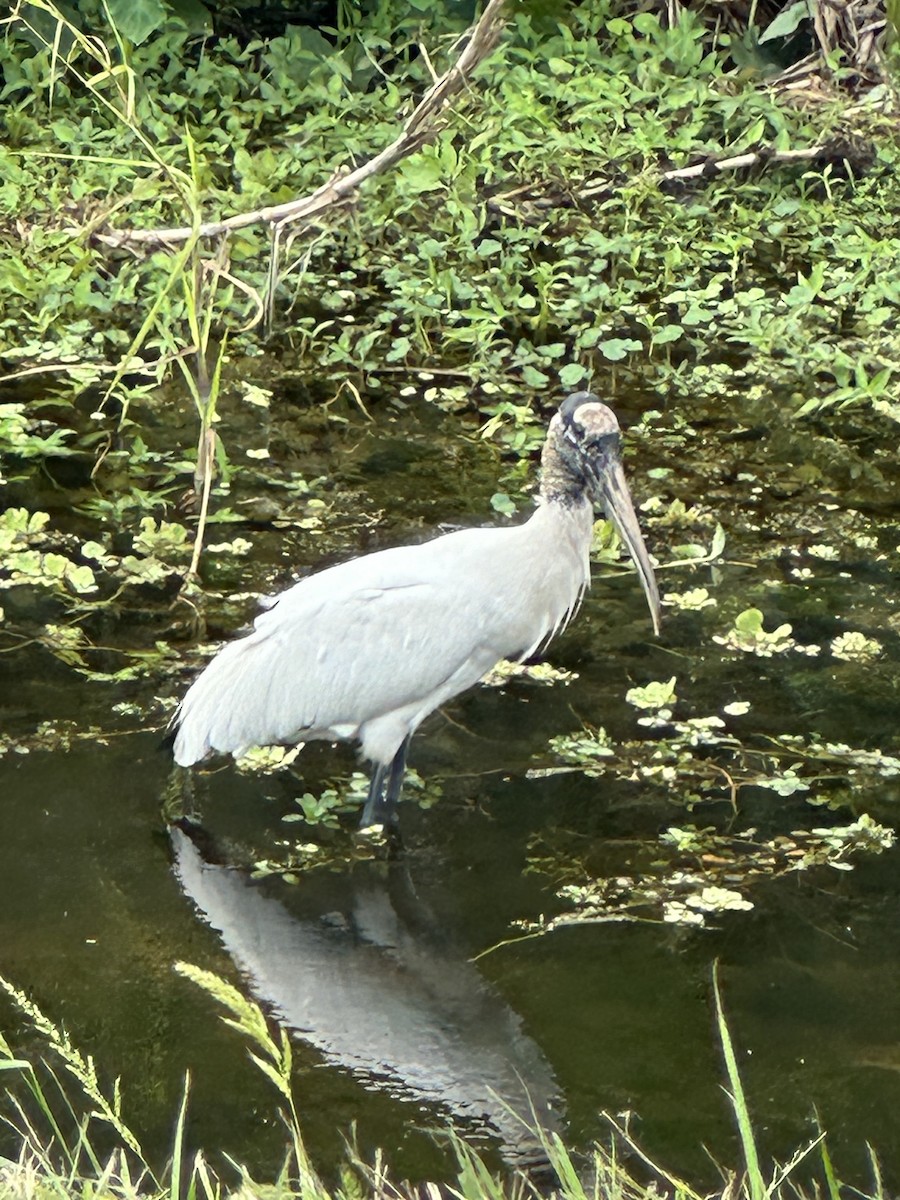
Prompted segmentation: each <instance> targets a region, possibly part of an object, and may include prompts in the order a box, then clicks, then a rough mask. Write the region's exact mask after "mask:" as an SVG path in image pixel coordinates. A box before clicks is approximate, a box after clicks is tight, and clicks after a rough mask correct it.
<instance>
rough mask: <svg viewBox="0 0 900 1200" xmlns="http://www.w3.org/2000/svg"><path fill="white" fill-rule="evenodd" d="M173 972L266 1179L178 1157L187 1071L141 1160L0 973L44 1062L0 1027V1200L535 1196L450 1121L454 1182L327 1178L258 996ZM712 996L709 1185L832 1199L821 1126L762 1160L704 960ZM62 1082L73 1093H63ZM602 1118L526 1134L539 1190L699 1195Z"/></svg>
mask: <svg viewBox="0 0 900 1200" xmlns="http://www.w3.org/2000/svg"><path fill="white" fill-rule="evenodd" d="M177 969H178V970H179V972H180V973H181V974H182V975H183V976H184V977H185V978H187V979H189V980H191V981H192V982H193V983H195V984H196V985H197V986H198V987H200V988H202V989H203V991H204V992H205V993H206V994H207V995H208V996H209V997H210V999H211V1000H213V1001H214V1002H215V1004H216V1005H217V1006H218V1007H219V1008H221V1009H222V1010H223V1016H222V1019H223V1020H224V1021H225V1023H226V1024H227V1025H229V1026H230V1027H231V1028H232V1029H234V1030H235V1031H236V1032H237V1033H238V1034H239V1035H240V1036H241V1037H242V1038H243V1039H244V1040H245V1042H246V1043H247V1048H248V1053H249V1056H250V1059H251V1061H252V1062H253V1063H254V1064H255V1066H256V1067H257V1069H258V1070H259V1071H260V1072H261V1073H262V1074H263V1075H264V1076H265V1078H266V1079H267V1080H268V1081H269V1082H270V1084H271V1085H272V1087H273V1089H274V1092H275V1096H276V1097H277V1104H278V1108H279V1113H280V1116H281V1120H282V1122H283V1124H284V1127H285V1156H284V1160H283V1165H282V1167H281V1170H280V1171H279V1173H278V1175H277V1177H276V1178H275V1179H273V1180H269V1181H267V1182H265V1183H260V1182H257V1181H254V1180H253V1179H252V1178H251V1177H250V1175H249V1173H248V1172H247V1171H246V1170H245V1169H243V1168H241V1167H239V1166H238V1168H237V1170H238V1179H239V1182H238V1183H237V1184H236V1185H231V1186H229V1185H227V1184H226V1183H225V1182H224V1181H223V1180H222V1178H221V1177H220V1176H219V1175H218V1174H217V1173H216V1172H215V1171H214V1170H213V1168H212V1167H211V1166H210V1163H209V1161H208V1160H207V1158H206V1156H205V1155H204V1154H203V1152H200V1151H198V1152H196V1153H194V1154H193V1155H188V1153H187V1151H186V1145H187V1129H188V1124H189V1099H190V1080H189V1079H188V1077H187V1076H186V1077H185V1082H184V1089H183V1092H182V1096H181V1100H180V1103H179V1106H178V1110H177V1113H176V1115H175V1121H174V1138H173V1151H172V1155H171V1158H170V1159H169V1161H168V1162H167V1163H166V1164H165V1166H164V1167H163V1168H162V1170H157V1169H155V1168H154V1167H153V1166H152V1165H151V1164H150V1163H149V1162H148V1160H147V1157H146V1155H145V1154H144V1152H143V1149H142V1147H141V1142H140V1139H139V1138H138V1136H137V1135H136V1134H135V1133H134V1131H133V1130H132V1129H131V1127H130V1126H129V1125H128V1124H127V1122H126V1119H125V1117H124V1115H123V1106H122V1095H121V1090H120V1087H119V1083H118V1081H116V1082H115V1083H113V1085H112V1087H111V1089H110V1090H109V1091H107V1090H105V1089H104V1088H103V1086H102V1085H101V1083H100V1080H99V1077H98V1072H97V1069H96V1066H95V1064H94V1060H93V1059H92V1058H91V1057H90V1056H88V1055H84V1054H83V1053H82V1052H81V1051H80V1050H79V1049H78V1048H77V1047H76V1046H74V1045H73V1044H72V1042H71V1040H70V1039H69V1037H68V1035H67V1034H66V1033H65V1031H64V1030H61V1029H60V1028H59V1027H58V1026H56V1025H54V1024H53V1022H52V1021H50V1020H49V1019H48V1018H47V1017H46V1016H45V1015H44V1014H43V1012H41V1010H40V1009H39V1008H38V1006H37V1005H36V1004H35V1003H34V1002H33V1001H32V1000H30V999H29V998H28V997H27V996H25V995H24V993H22V992H21V991H19V990H18V989H17V988H16V987H14V986H13V985H12V984H11V983H9V982H7V981H6V980H4V979H2V978H0V988H2V990H3V991H4V992H5V993H6V995H7V997H8V998H9V999H10V1000H11V1001H12V1003H13V1004H14V1006H15V1007H16V1008H17V1009H18V1011H19V1012H20V1014H21V1015H22V1016H23V1017H25V1019H26V1020H27V1021H28V1022H29V1023H30V1025H31V1026H32V1028H33V1029H34V1030H35V1031H36V1032H37V1033H38V1034H39V1035H40V1036H41V1038H42V1039H43V1040H44V1042H45V1043H46V1045H47V1048H48V1051H49V1052H50V1055H51V1061H46V1060H45V1061H43V1062H41V1063H38V1064H37V1065H35V1064H34V1063H32V1062H31V1061H29V1060H27V1059H24V1058H20V1057H17V1056H16V1054H15V1053H14V1051H13V1049H12V1047H11V1046H10V1045H9V1043H8V1041H7V1040H6V1039H5V1038H3V1037H2V1035H0V1071H6V1072H7V1073H8V1074H9V1075H10V1076H15V1080H13V1081H12V1082H11V1083H10V1084H9V1085H8V1086H7V1087H6V1088H5V1089H3V1088H2V1087H0V1119H2V1120H3V1121H4V1122H5V1123H6V1125H7V1126H8V1127H9V1128H10V1129H11V1130H13V1131H14V1133H15V1135H16V1136H17V1138H18V1145H19V1153H18V1155H17V1157H16V1158H6V1159H4V1158H2V1157H0V1200H5V1198H6V1197H10V1198H13V1197H15V1198H16V1200H44V1198H45V1197H46V1198H47V1200H50V1198H53V1197H65V1198H70V1197H76V1198H78V1200H138V1197H141V1198H144V1200H147V1198H153V1200H225V1197H229V1196H230V1197H234V1198H235V1200H257V1198H259V1197H261V1196H264V1197H265V1198H266V1200H413V1197H415V1200H445V1198H448V1197H449V1198H452V1200H537V1197H538V1196H539V1195H540V1194H541V1188H540V1186H539V1185H538V1184H537V1183H536V1182H535V1181H534V1180H533V1179H530V1178H528V1177H526V1176H525V1175H524V1174H521V1173H512V1172H495V1171H492V1170H491V1169H490V1168H489V1167H488V1165H487V1164H486V1162H485V1160H484V1158H483V1157H482V1156H481V1155H480V1154H479V1152H478V1151H477V1150H475V1149H474V1148H473V1147H472V1146H470V1145H468V1144H467V1143H466V1142H465V1141H463V1140H462V1138H461V1137H459V1136H458V1135H457V1134H455V1133H453V1132H451V1133H450V1134H449V1137H450V1143H451V1146H452V1147H453V1150H454V1153H455V1157H456V1179H455V1181H454V1182H453V1183H452V1184H446V1183H444V1184H432V1183H428V1184H420V1185H417V1186H416V1187H413V1186H412V1185H408V1184H404V1183H402V1182H398V1181H395V1180H394V1179H393V1178H392V1177H391V1173H390V1164H389V1162H388V1161H387V1160H386V1158H385V1156H384V1155H383V1154H381V1153H379V1154H377V1155H376V1156H375V1158H374V1160H373V1161H370V1162H366V1161H364V1160H363V1159H362V1157H361V1156H360V1154H359V1153H358V1151H356V1150H355V1148H354V1147H353V1146H352V1145H348V1149H347V1153H346V1160H345V1162H344V1164H343V1166H342V1169H341V1171H340V1182H339V1183H337V1184H335V1185H333V1186H330V1187H329V1186H327V1185H326V1184H325V1182H324V1181H323V1179H322V1177H321V1176H320V1174H319V1173H318V1172H317V1171H316V1169H315V1166H314V1165H313V1163H312V1161H311V1159H310V1155H309V1153H308V1150H307V1148H306V1144H305V1141H304V1138H303V1131H302V1120H301V1108H300V1105H299V1104H298V1101H297V1097H296V1094H295V1089H294V1080H293V1070H292V1052H291V1042H290V1039H289V1037H288V1035H287V1033H286V1032H285V1031H284V1030H283V1029H281V1028H280V1027H278V1026H276V1025H274V1024H273V1023H272V1022H271V1021H269V1020H268V1018H267V1017H266V1015H265V1013H264V1012H263V1011H262V1009H261V1008H260V1006H259V1005H258V1004H256V1003H255V1002H254V1001H253V1000H250V999H248V998H247V997H246V996H245V995H244V994H243V993H242V992H241V991H239V990H238V989H237V988H235V987H234V986H232V985H231V984H229V983H227V982H225V981H224V980H222V979H220V978H219V977H218V976H216V975H213V974H211V973H210V972H208V971H203V970H201V969H200V968H198V967H195V966H191V965H189V964H186V963H181V964H179V965H178V968H177ZM712 997H713V1004H714V1010H715V1020H716V1028H717V1032H718V1037H719V1041H720V1044H721V1048H722V1054H723V1059H724V1065H725V1076H726V1080H727V1087H726V1089H725V1091H726V1095H727V1096H728V1100H729V1104H730V1106H731V1109H732V1111H733V1113H734V1118H735V1122H736V1124H737V1129H738V1136H739V1141H740V1146H741V1157H742V1162H741V1164H740V1166H739V1168H737V1169H730V1168H720V1169H721V1172H722V1179H723V1183H722V1187H721V1188H720V1189H719V1192H718V1193H717V1194H719V1195H721V1197H722V1198H723V1200H807V1198H808V1197H809V1198H811V1197H815V1200H818V1198H819V1197H821V1196H823V1195H824V1196H825V1197H827V1200H841V1198H842V1197H844V1196H846V1195H847V1193H848V1191H849V1190H850V1189H847V1188H846V1186H845V1185H844V1184H843V1183H842V1181H841V1180H840V1179H839V1177H838V1175H837V1173H836V1170H835V1167H834V1164H833V1162H832V1160H831V1157H830V1155H829V1152H828V1149H827V1146H826V1142H825V1134H824V1132H821V1131H820V1133H819V1134H818V1136H817V1137H816V1138H814V1139H813V1140H812V1141H811V1142H810V1143H809V1145H807V1146H805V1147H804V1148H803V1149H801V1150H799V1151H798V1152H797V1153H796V1154H795V1155H794V1156H793V1157H792V1158H791V1159H790V1161H789V1162H788V1163H786V1164H783V1165H781V1164H778V1163H771V1164H770V1165H769V1167H768V1169H764V1166H763V1161H764V1156H763V1152H762V1150H761V1148H760V1146H759V1144H758V1142H757V1139H756V1135H755V1133H754V1128H753V1122H752V1120H751V1116H750V1110H749V1106H748V1102H747V1097H746V1093H745V1091H744V1086H743V1083H742V1081H741V1076H740V1071H739V1068H738V1056H737V1053H736V1051H735V1046H734V1042H733V1040H732V1037H731V1032H730V1030H729V1028H728V1023H727V1021H726V1018H725V1010H724V1006H723V1001H722V993H721V988H720V984H719V976H718V968H717V967H716V968H714V970H713V979H712ZM16 1080H17V1081H18V1083H19V1086H18V1087H17V1086H15V1081H16ZM73 1084H74V1085H75V1089H76V1093H77V1098H73V1096H72V1095H71V1094H70V1091H69V1089H70V1088H71V1085H73ZM4 1092H5V1095H4ZM4 1101H5V1103H4ZM607 1120H608V1122H609V1124H610V1127H611V1131H612V1132H611V1140H610V1143H609V1145H608V1146H603V1145H596V1146H595V1147H594V1148H593V1150H592V1151H591V1153H590V1154H587V1155H578V1154H576V1153H575V1152H574V1151H573V1150H572V1149H571V1148H570V1147H568V1146H567V1145H566V1144H565V1142H564V1141H563V1140H562V1138H560V1137H559V1135H558V1134H555V1133H554V1134H546V1133H543V1134H542V1133H541V1131H537V1133H538V1136H539V1137H540V1138H541V1143H542V1145H543V1148H544V1151H545V1154H546V1158H547V1161H548V1163H549V1164H550V1166H551V1168H552V1172H553V1174H554V1175H555V1178H556V1182H555V1184H554V1185H553V1186H552V1188H549V1191H550V1192H551V1193H552V1195H553V1196H554V1197H557V1198H558V1200H660V1197H662V1196H665V1197H670V1198H671V1200H704V1197H703V1195H702V1193H701V1192H699V1191H698V1190H697V1189H696V1188H694V1187H693V1186H692V1185H691V1184H690V1183H688V1182H686V1181H685V1180H682V1179H680V1178H678V1177H677V1176H676V1175H674V1174H673V1173H672V1172H670V1171H668V1170H666V1169H665V1168H664V1167H662V1166H660V1165H659V1164H658V1163H656V1162H654V1161H653V1160H652V1159H651V1158H650V1157H649V1156H648V1155H647V1154H646V1153H645V1151H644V1150H643V1149H642V1148H641V1147H640V1146H639V1145H638V1144H637V1143H636V1142H635V1141H634V1139H633V1138H632V1136H631V1135H630V1133H629V1131H628V1129H627V1128H626V1127H623V1126H622V1125H621V1124H620V1123H619V1122H618V1121H617V1120H616V1119H615V1118H613V1117H609V1116H607ZM101 1129H102V1130H103V1131H104V1133H105V1135H106V1138H107V1139H108V1137H109V1136H110V1135H112V1138H113V1140H114V1142H115V1143H116V1145H115V1148H114V1149H113V1150H112V1151H109V1150H107V1151H106V1152H104V1153H101V1151H100V1150H99V1149H98V1135H99V1132H100V1130H101ZM622 1150H624V1152H625V1154H626V1156H627V1157H626V1159H623V1157H622ZM813 1155H814V1156H815V1157H814V1158H813V1163H814V1164H815V1166H817V1167H818V1175H819V1179H818V1181H816V1182H814V1184H813V1185H812V1190H811V1191H810V1184H809V1183H808V1182H804V1181H803V1180H801V1178H800V1175H799V1167H800V1165H801V1164H802V1163H804V1162H807V1163H808V1165H809V1162H808V1160H810V1158H811V1156H813ZM870 1163H871V1171H872V1188H871V1191H870V1193H869V1195H868V1196H866V1194H865V1193H863V1192H860V1191H859V1190H858V1189H852V1190H853V1194H854V1195H855V1196H857V1197H861V1198H862V1200H886V1193H885V1191H884V1185H883V1183H882V1179H881V1171H880V1167H879V1164H878V1160H877V1157H876V1156H875V1154H874V1152H873V1151H871V1149H870ZM233 1165H234V1164H233ZM543 1190H544V1191H547V1190H548V1188H547V1187H544V1188H543Z"/></svg>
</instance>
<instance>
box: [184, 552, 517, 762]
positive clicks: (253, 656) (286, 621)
mask: <svg viewBox="0 0 900 1200" xmlns="http://www.w3.org/2000/svg"><path fill="white" fill-rule="evenodd" d="M478 532H481V531H471V532H470V534H467V535H449V536H450V537H453V538H461V537H463V538H465V539H467V540H466V541H463V548H465V546H466V545H467V544H468V542H469V541H471V534H474V533H478ZM439 540H440V541H447V540H448V539H439ZM435 545H437V542H433V543H428V544H426V545H424V546H419V547H415V548H414V549H412V550H410V548H403V549H402V550H400V551H383V552H380V553H379V554H374V555H368V556H366V557H365V558H361V559H356V560H353V561H352V562H349V563H345V564H342V565H341V566H338V567H333V568H330V569H329V570H326V571H323V572H321V573H319V574H318V575H314V576H311V577H310V578H309V579H306V580H302V581H301V582H300V583H299V584H296V585H295V586H294V587H292V588H290V589H288V591H286V592H285V593H283V595H282V596H281V597H280V598H279V599H278V600H276V601H275V603H274V604H273V606H272V607H271V608H270V609H269V610H268V611H266V612H264V613H262V614H261V615H260V616H259V617H258V618H257V619H256V622H255V626H254V630H253V632H252V633H250V634H248V635H247V636H246V637H244V638H241V639H240V640H238V641H236V642H232V643H231V644H230V645H227V646H225V647H224V649H223V650H222V651H221V652H220V653H219V654H218V655H217V656H216V658H215V659H213V661H212V662H211V663H210V664H209V666H208V667H207V668H206V670H205V671H204V672H203V674H202V675H201V676H200V677H199V678H198V679H197V681H196V682H195V683H194V685H193V686H192V687H191V688H190V690H189V691H188V693H187V695H186V696H185V699H184V702H183V703H182V706H181V709H180V710H179V713H178V715H177V718H176V721H177V725H178V732H177V734H176V738H175V757H176V760H177V761H178V762H180V763H182V764H183V765H189V764H190V763H193V762H197V761H199V760H200V759H201V758H203V757H204V756H205V755H206V754H208V753H209V752H210V750H218V751H223V752H232V753H236V752H240V751H242V750H244V749H246V748H247V747H249V746H253V745H267V744H271V743H278V742H291V741H299V740H303V738H304V736H307V737H309V736H320V737H321V736H328V735H331V736H334V737H353V736H355V735H356V733H357V731H358V730H359V727H360V726H361V725H363V724H364V723H365V722H367V721H375V720H377V719H378V718H380V717H383V716H385V715H386V714H388V713H393V712H396V711H398V710H403V711H410V710H411V708H412V709H415V710H416V712H418V714H419V715H418V719H417V720H414V721H413V722H412V727H414V725H415V724H417V723H418V720H421V719H422V717H423V716H424V715H425V714H426V713H427V712H430V711H431V709H432V708H434V707H437V705H439V704H441V703H442V702H443V701H444V700H445V699H446V698H447V697H448V696H449V695H455V694H456V693H457V692H459V691H462V690H463V689H464V688H466V687H469V686H471V684H473V683H475V682H476V681H477V680H478V679H479V678H480V677H481V676H482V675H483V674H484V673H485V671H487V670H489V669H490V667H492V666H493V665H494V663H496V662H497V660H498V659H499V658H501V657H503V656H504V655H505V654H509V653H513V652H514V651H515V650H516V649H524V646H521V647H516V646H513V647H511V648H507V647H506V646H505V645H504V644H503V643H504V640H505V639H504V626H505V624H506V623H507V622H505V621H504V614H503V612H502V610H501V609H500V608H499V605H498V602H497V600H495V599H494V598H493V593H494V591H495V589H494V588H492V586H491V579H490V577H489V576H488V575H486V574H485V572H484V566H485V564H484V563H483V562H481V563H480V568H481V569H480V570H476V571H475V572H474V573H473V572H472V570H470V569H468V567H467V564H466V562H465V561H464V559H465V556H462V557H460V556H459V555H458V554H457V555H447V554H444V555H440V554H438V555H435V553H434V552H433V551H431V552H429V551H430V547H433V546H435ZM445 561H449V563H450V564H451V565H452V569H450V570H447V569H444V566H443V563H444V562H445ZM448 688H449V690H448ZM420 710H421V711H420ZM401 740H402V739H401Z"/></svg>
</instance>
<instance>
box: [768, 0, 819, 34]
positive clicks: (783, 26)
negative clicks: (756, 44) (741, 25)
mask: <svg viewBox="0 0 900 1200" xmlns="http://www.w3.org/2000/svg"><path fill="white" fill-rule="evenodd" d="M808 16H809V6H808V5H807V3H806V0H796V2H795V3H794V4H791V5H790V6H789V7H788V8H785V9H782V11H781V12H780V13H779V14H778V16H777V17H776V18H775V20H774V21H772V22H770V24H769V26H768V27H767V29H766V31H765V33H764V34H763V35H762V37H760V39H759V40H760V43H762V42H770V41H772V40H773V39H774V38H786V37H790V36H791V34H792V33H794V32H795V31H796V29H797V27H798V26H799V24H800V22H801V21H803V20H805V19H806V18H807V17H808Z"/></svg>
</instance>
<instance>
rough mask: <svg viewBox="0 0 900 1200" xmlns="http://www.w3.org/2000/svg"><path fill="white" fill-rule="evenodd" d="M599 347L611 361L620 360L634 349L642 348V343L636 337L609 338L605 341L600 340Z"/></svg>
mask: <svg viewBox="0 0 900 1200" xmlns="http://www.w3.org/2000/svg"><path fill="white" fill-rule="evenodd" d="M597 349H598V350H599V351H600V353H601V354H602V355H603V356H604V358H608V359H609V361H610V362H619V361H620V360H621V359H623V358H624V357H625V355H626V354H630V353H631V352H632V351H634V350H640V349H641V343H640V342H638V341H636V340H635V339H634V338H607V339H606V341H605V342H598V343H597Z"/></svg>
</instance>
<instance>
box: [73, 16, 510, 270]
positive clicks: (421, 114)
mask: <svg viewBox="0 0 900 1200" xmlns="http://www.w3.org/2000/svg"><path fill="white" fill-rule="evenodd" d="M504 3H505V0H488V3H487V5H486V7H485V10H484V12H483V13H482V14H481V17H480V19H479V21H478V22H477V24H476V25H475V26H474V27H473V28H472V30H471V32H470V33H468V34H466V35H465V37H464V39H463V40H462V42H461V45H462V49H461V50H460V53H459V57H458V58H457V60H456V62H455V63H454V64H453V66H451V67H450V68H449V70H447V71H446V72H445V73H444V74H443V75H442V76H440V78H439V79H437V80H436V81H435V82H434V83H433V84H432V86H431V87H430V88H429V89H428V91H427V92H426V93H425V95H424V96H423V97H422V99H421V100H420V101H419V103H418V104H417V105H416V107H415V108H414V109H413V111H412V113H411V114H410V116H409V118H408V119H407V121H406V124H405V125H404V126H403V129H402V130H401V132H400V134H399V136H398V137H397V138H395V139H394V141H393V142H391V143H390V145H388V146H385V148H384V149H383V150H382V151H381V152H380V153H378V154H376V155H375V157H374V158H370V159H369V161H368V162H366V163H363V164H362V166H360V167H356V168H355V169H354V170H350V169H348V168H347V167H342V168H340V169H339V170H338V171H336V172H335V173H334V174H333V175H332V177H331V178H330V179H329V180H328V181H327V182H326V183H324V184H322V186H321V187H320V188H317V189H316V191H314V192H312V193H311V194H310V195H308V196H302V197H299V198H298V199H296V200H288V201H286V202H285V203H284V204H275V205H271V206H270V207H268V208H260V209H257V210H255V211H254V212H248V213H237V214H235V215H234V216H231V217H227V218H226V219H225V220H222V221H210V222H207V223H206V224H204V225H201V226H200V227H199V230H195V229H194V228H193V227H192V226H190V225H181V226H176V227H173V228H169V229H120V230H116V231H108V232H105V233H98V234H96V235H95V236H96V238H97V240H98V241H101V242H104V243H105V244H106V245H109V246H123V245H134V244H136V243H143V244H144V245H151V246H157V245H171V244H173V243H177V242H186V241H188V239H190V238H192V237H194V235H195V233H199V236H200V237H202V238H211V237H220V236H221V235H222V234H225V233H229V232H231V231H232V230H235V229H246V228H247V227H248V226H250V225H259V224H268V225H274V226H281V225H283V224H285V223H287V222H289V221H291V222H296V221H309V220H310V219H311V218H313V217H315V216H317V215H318V214H319V213H321V212H324V211H325V210H326V209H328V208H332V207H333V206H335V205H337V204H341V203H342V202H344V201H345V200H347V199H348V197H349V196H351V195H352V194H353V193H354V192H355V191H357V190H358V189H359V188H360V187H361V185H362V184H363V183H365V182H366V180H368V179H371V178H372V176H374V175H378V174H380V173H381V172H382V171H385V170H387V169H388V167H392V166H393V165H394V164H395V163H397V162H399V161H400V160H401V159H403V158H406V157H408V156H409V155H410V154H414V153H415V152H416V151H417V150H419V149H421V147H422V146H424V145H425V144H426V143H427V142H429V141H431V139H432V138H434V137H435V135H436V134H437V133H439V132H440V130H441V128H442V122H441V119H440V118H441V114H442V113H443V112H444V110H445V109H446V108H447V107H448V106H449V104H450V101H451V100H452V99H453V98H454V97H455V96H457V95H458V94H459V93H460V92H461V91H463V90H464V88H465V87H466V85H467V84H468V81H469V77H470V76H471V74H472V72H473V71H474V70H475V68H476V67H477V66H478V65H479V64H480V63H481V62H483V61H484V59H485V58H486V57H487V56H488V55H489V54H490V53H491V51H492V50H493V49H494V47H495V46H496V44H497V42H498V41H499V38H500V33H501V30H502V28H503V21H502V19H501V10H502V9H503V5H504Z"/></svg>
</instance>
